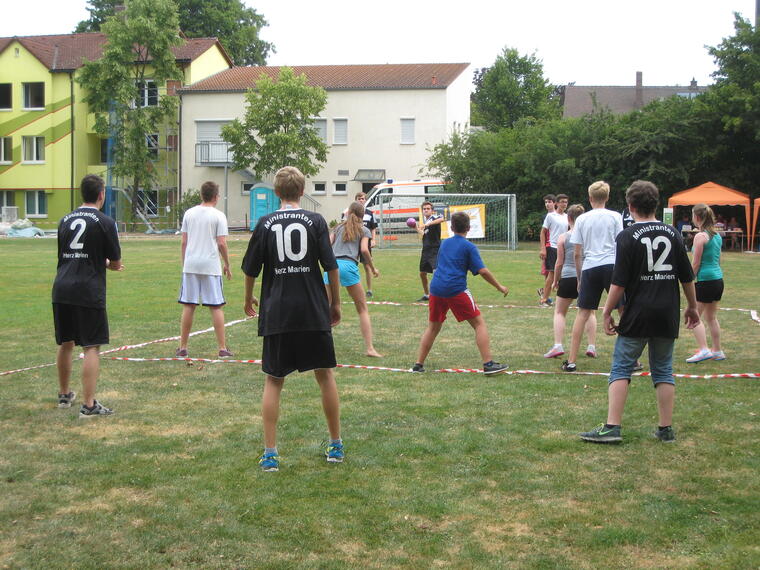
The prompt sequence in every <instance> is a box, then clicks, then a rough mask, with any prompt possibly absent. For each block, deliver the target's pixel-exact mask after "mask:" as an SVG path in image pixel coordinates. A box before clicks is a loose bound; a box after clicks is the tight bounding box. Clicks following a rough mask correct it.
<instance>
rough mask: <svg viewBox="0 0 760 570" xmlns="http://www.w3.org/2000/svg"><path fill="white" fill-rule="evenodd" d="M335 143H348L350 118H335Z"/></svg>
mask: <svg viewBox="0 0 760 570" xmlns="http://www.w3.org/2000/svg"><path fill="white" fill-rule="evenodd" d="M333 144H348V119H333Z"/></svg>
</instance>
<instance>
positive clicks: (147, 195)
mask: <svg viewBox="0 0 760 570" xmlns="http://www.w3.org/2000/svg"><path fill="white" fill-rule="evenodd" d="M137 207H138V208H139V209H140V210H141V211H142V212H143V213H144V214H145V215H146V216H147V217H149V218H156V217H158V190H142V189H141V190H138V191H137Z"/></svg>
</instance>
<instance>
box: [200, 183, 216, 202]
mask: <svg viewBox="0 0 760 570" xmlns="http://www.w3.org/2000/svg"><path fill="white" fill-rule="evenodd" d="M218 195H219V184H217V183H216V182H212V181H211V180H209V181H208V182H204V183H203V186H201V199H202V200H203V201H204V202H211V201H212V200H213V199H214V198H216V197H217V196H218Z"/></svg>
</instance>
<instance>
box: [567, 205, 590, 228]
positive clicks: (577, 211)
mask: <svg viewBox="0 0 760 570" xmlns="http://www.w3.org/2000/svg"><path fill="white" fill-rule="evenodd" d="M585 211H586V209H585V208H584V207H583V206H581V205H580V204H573V205H572V206H570V207H569V208H568V209H567V212H566V213H567V219H568V221H569V222H570V223H572V224H574V223H575V220H576V218H577V217H578V216H580V215H581V214H582V213H583V212H585Z"/></svg>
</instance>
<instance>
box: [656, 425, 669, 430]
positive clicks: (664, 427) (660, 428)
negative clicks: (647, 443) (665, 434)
mask: <svg viewBox="0 0 760 570" xmlns="http://www.w3.org/2000/svg"><path fill="white" fill-rule="evenodd" d="M669 427H670V426H657V429H658V430H660V431H662V430H664V429H668V428H669Z"/></svg>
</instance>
